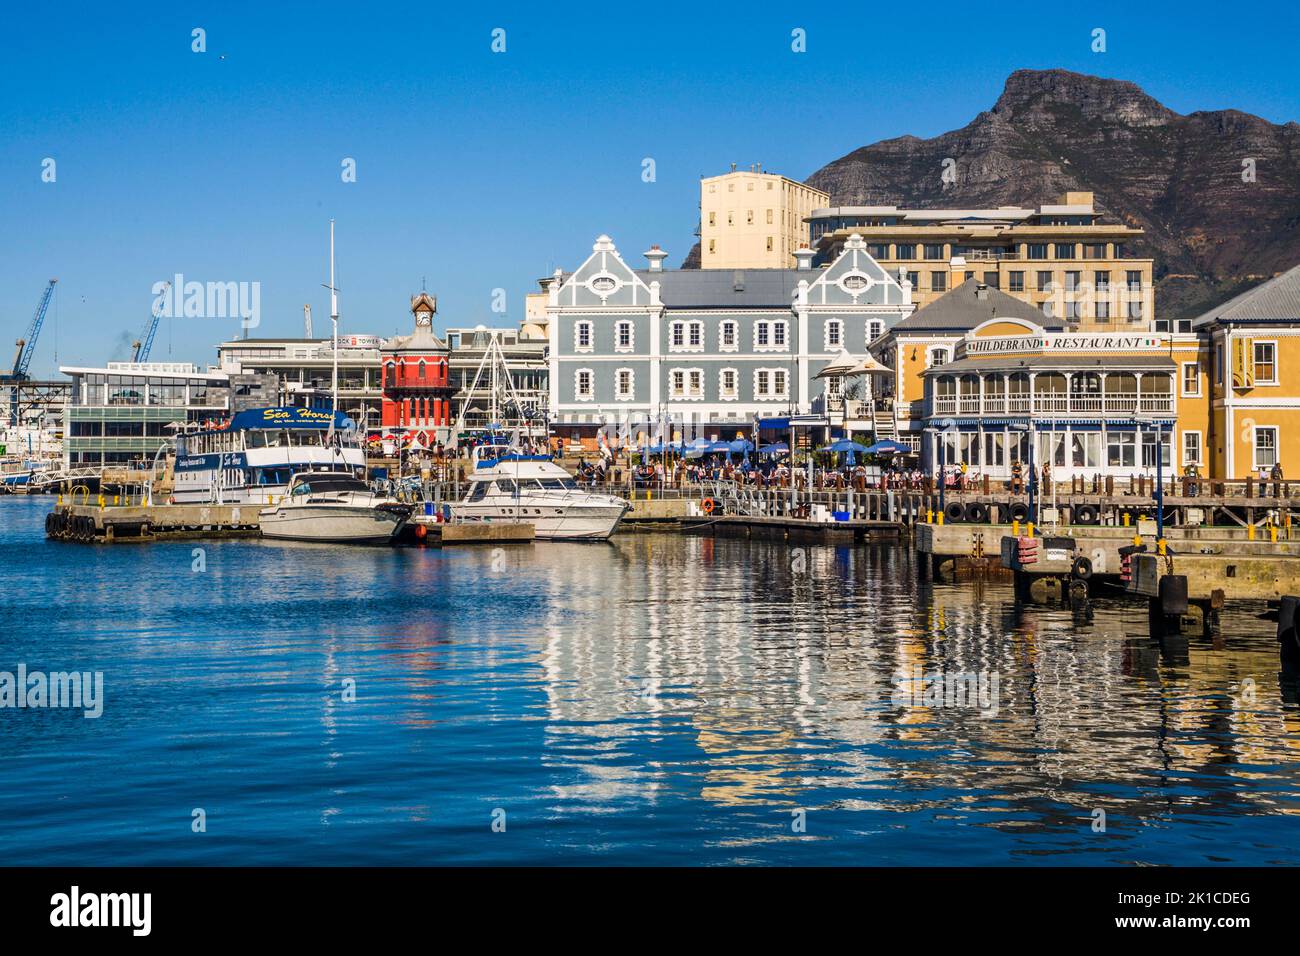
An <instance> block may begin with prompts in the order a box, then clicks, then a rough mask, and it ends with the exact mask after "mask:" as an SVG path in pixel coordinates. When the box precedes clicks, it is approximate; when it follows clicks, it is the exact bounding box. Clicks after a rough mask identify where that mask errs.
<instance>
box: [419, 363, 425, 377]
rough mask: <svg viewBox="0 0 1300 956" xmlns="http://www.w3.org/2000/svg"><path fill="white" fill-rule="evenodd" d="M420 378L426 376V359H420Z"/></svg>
mask: <svg viewBox="0 0 1300 956" xmlns="http://www.w3.org/2000/svg"><path fill="white" fill-rule="evenodd" d="M420 378H424V359H420Z"/></svg>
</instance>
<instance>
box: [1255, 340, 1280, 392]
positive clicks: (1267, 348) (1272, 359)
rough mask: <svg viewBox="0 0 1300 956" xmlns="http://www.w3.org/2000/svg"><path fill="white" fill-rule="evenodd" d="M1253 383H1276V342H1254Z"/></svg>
mask: <svg viewBox="0 0 1300 956" xmlns="http://www.w3.org/2000/svg"><path fill="white" fill-rule="evenodd" d="M1254 363H1255V384H1256V385H1276V384H1277V343H1276V342H1256V343H1255V348H1254Z"/></svg>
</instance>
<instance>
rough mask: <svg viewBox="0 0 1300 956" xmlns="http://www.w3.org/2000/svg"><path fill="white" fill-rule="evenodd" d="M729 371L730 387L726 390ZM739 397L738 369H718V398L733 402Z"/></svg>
mask: <svg viewBox="0 0 1300 956" xmlns="http://www.w3.org/2000/svg"><path fill="white" fill-rule="evenodd" d="M728 372H730V373H731V381H732V385H731V389H730V391H728V389H727V386H726V381H727V373H728ZM739 399H740V370H739V369H735V368H722V369H718V400H719V401H722V402H735V401H738V400H739Z"/></svg>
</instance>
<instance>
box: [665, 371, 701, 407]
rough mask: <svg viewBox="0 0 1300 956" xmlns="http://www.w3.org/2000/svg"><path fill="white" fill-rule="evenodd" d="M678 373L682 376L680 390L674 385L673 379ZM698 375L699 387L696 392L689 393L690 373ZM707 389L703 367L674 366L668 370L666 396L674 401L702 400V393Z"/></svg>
mask: <svg viewBox="0 0 1300 956" xmlns="http://www.w3.org/2000/svg"><path fill="white" fill-rule="evenodd" d="M678 374H680V375H681V376H682V387H681V389H680V390H678V388H677V387H676V385H675V384H674V382H673V379H674V378H675V377H676V376H677V375H678ZM692 374H697V375H699V376H700V388H699V393H698V394H691V375H692ZM707 389H708V384H707V383H706V382H705V380H704V369H702V368H685V367H674V368H671V369H669V370H668V397H669V398H670V399H672V400H673V401H675V402H702V401H704V393H705V391H706V390H707Z"/></svg>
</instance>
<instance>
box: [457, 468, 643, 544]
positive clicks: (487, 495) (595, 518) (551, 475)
mask: <svg viewBox="0 0 1300 956" xmlns="http://www.w3.org/2000/svg"><path fill="white" fill-rule="evenodd" d="M473 465H474V467H473V470H472V471H471V473H470V474H469V476H468V481H469V489H468V490H467V491H466V493H465V496H464V497H463V498H462V499H461V500H460V502H458V503H457V504H455V505H453V506H452V509H451V510H452V518H453V520H455V521H518V522H527V523H528V524H531V525H532V526H533V529H534V536H535V537H536V538H537V539H539V540H547V539H549V540H570V539H574V540H591V541H604V540H605V539H607V538H608V537H609V536H610V535H612V534H613V533H614V531H615V529H616V528H618V525H619V522H621V521H622V520H623V516H624V515H626V514H627V512H628V511H629V510H631V508H632V506H631V505H630V504H628V502H627V501H625V500H624V499H623V498H619V497H618V496H616V495H602V494H596V493H594V492H591V491H588V490H586V489H584V488H581V487H580V486H579V485H578V483H577V482H576V481H574V479H573V476H572V475H570V474H569V473H568V472H567V471H565V470H564V469H563V468H561V467H560V466H559V465H557V464H555V462H553V461H552V460H551V459H550V457H549V456H547V455H527V454H523V453H521V452H519V451H518V450H516V449H513V448H507V447H505V446H501V445H482V446H479V447H478V448H475V449H474V456H473Z"/></svg>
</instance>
